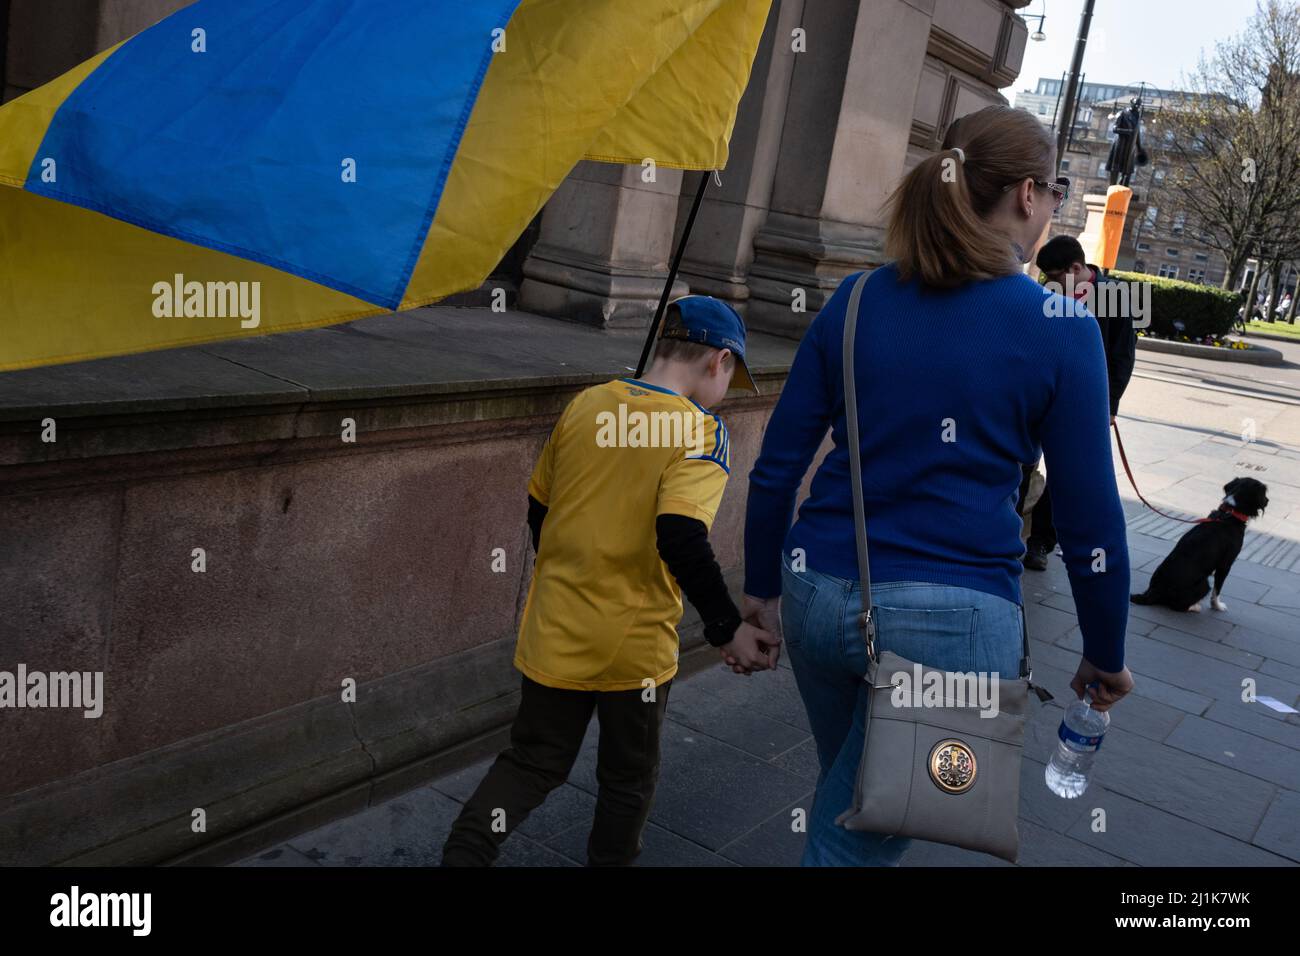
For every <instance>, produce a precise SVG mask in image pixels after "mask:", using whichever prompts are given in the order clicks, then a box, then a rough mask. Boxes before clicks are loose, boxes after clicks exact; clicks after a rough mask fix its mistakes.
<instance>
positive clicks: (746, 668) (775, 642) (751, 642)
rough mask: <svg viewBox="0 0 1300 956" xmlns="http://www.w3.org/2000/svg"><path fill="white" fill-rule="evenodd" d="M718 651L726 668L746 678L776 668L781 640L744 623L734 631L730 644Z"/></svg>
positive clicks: (724, 645)
mask: <svg viewBox="0 0 1300 956" xmlns="http://www.w3.org/2000/svg"><path fill="white" fill-rule="evenodd" d="M719 650H720V651H721V652H722V659H723V661H725V662H726V664H727V666H729V667H730V668H731V669H732V670H733V671H735V672H736V673H737V674H745V675H746V676H748V675H749V674H752V673H753V672H754V671H768V670H773V669H774V668H775V667H776V662H777V659H778V658H779V657H780V656H781V638H779V637H776V636H775V635H773V634H769V633H768V632H767V631H764V630H760V629H759V628H757V627H755V626H754V625H753V624H750V623H748V622H746V623H744V624H741V625H740V627H738V628H737V629H736V634H735V636H734V637H732V639H731V641H730V643H727V644H723V645H722V647H720V648H719Z"/></svg>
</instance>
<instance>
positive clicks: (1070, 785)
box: [1044, 697, 1110, 800]
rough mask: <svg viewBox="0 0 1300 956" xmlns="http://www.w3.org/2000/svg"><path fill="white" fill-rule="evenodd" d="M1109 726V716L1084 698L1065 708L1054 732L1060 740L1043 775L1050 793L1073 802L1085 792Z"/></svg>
mask: <svg viewBox="0 0 1300 956" xmlns="http://www.w3.org/2000/svg"><path fill="white" fill-rule="evenodd" d="M1108 726H1110V714H1108V713H1106V712H1105V711H1099V710H1093V709H1092V707H1091V706H1090V704H1089V701H1088V698H1087V697H1085V698H1084V699H1083V700H1076V701H1075V702H1074V703H1073V704H1071V705H1070V706H1069V707H1067V708H1065V717H1064V718H1063V719H1062V720H1061V726H1060V729H1058V730H1057V732H1056V735H1057V737H1059V738H1060V741H1059V742H1058V743H1057V745H1056V753H1054V754H1052V759H1051V760H1050V761H1049V762H1048V764H1047V772H1046V774H1045V775H1044V776H1045V777H1046V779H1047V786H1048V789H1050V790H1051V791H1052V793H1054V794H1056V795H1057V796H1058V797H1065V798H1066V799H1069V800H1073V799H1074V798H1075V797H1077V796H1080V795H1082V793H1083V791H1085V790H1087V789H1088V772H1089V771H1090V770H1091V769H1092V762H1093V760H1095V759H1096V756H1097V748H1098V747H1100V746H1101V739H1102V737H1104V736H1105V735H1106V728H1107V727H1108Z"/></svg>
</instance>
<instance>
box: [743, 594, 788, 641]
mask: <svg viewBox="0 0 1300 956" xmlns="http://www.w3.org/2000/svg"><path fill="white" fill-rule="evenodd" d="M740 619H741V620H742V621H748V622H749V623H750V624H753V625H754V626H755V627H759V628H762V629H763V630H765V631H767V633H769V634H774V635H776V636H777V637H781V636H782V635H781V598H780V596H779V595H778V596H777V597H774V598H756V597H754V596H753V595H751V594H746V595H745V596H744V598H743V599H742V600H741V602H740Z"/></svg>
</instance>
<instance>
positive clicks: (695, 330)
mask: <svg viewBox="0 0 1300 956" xmlns="http://www.w3.org/2000/svg"><path fill="white" fill-rule="evenodd" d="M668 308H669V309H676V310H677V312H678V314H679V315H680V316H681V326H680V327H677V328H665V329H664V330H663V332H661V333H660V336H659V337H660V338H664V339H684V340H685V341H687V342H696V343H698V344H700V345H711V346H713V347H714V348H715V349H731V354H733V355H734V356H736V371H735V374H733V375H732V377H731V387H732V388H748V389H751V390H752V391H753V392H754V393H755V394H758V386H757V385H755V384H754V379H753V378H752V377H751V376H750V374H749V366H748V365H746V364H745V323H744V322H742V321H741V318H740V313H738V312H737V311H736V310H735V309H733V308H732V307H731V306H729V305H727V303H725V302H723V301H722V300H721V299H715V298H713V296H709V295H684V296H682V297H681V298H680V299H674V300H673V301H672V302H670V303H668Z"/></svg>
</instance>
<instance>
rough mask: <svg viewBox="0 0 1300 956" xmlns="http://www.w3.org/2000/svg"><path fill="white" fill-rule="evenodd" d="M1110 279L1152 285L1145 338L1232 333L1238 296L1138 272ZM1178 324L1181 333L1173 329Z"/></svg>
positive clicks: (1238, 302) (1116, 273)
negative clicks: (1149, 320)
mask: <svg viewBox="0 0 1300 956" xmlns="http://www.w3.org/2000/svg"><path fill="white" fill-rule="evenodd" d="M1110 275H1111V277H1112V278H1115V279H1120V280H1122V281H1125V282H1133V281H1137V282H1149V283H1151V327H1150V328H1149V329H1147V334H1148V335H1152V334H1154V335H1159V336H1163V337H1166V338H1171V339H1177V338H1180V337H1181V336H1184V335H1185V336H1187V337H1188V338H1189V339H1203V338H1205V337H1206V336H1207V335H1212V336H1219V335H1226V334H1227V333H1228V332H1229V331H1230V330H1231V329H1232V323H1233V321H1234V320H1235V319H1236V318H1237V310H1238V309H1239V308H1240V307H1241V296H1240V295H1239V294H1238V293H1235V292H1228V291H1226V290H1224V289H1215V288H1211V287H1210V286H1205V285H1197V284H1196V283H1195V282H1182V281H1180V280H1178V279H1161V278H1160V277H1159V276H1152V275H1146V274H1145V273H1141V272H1118V271H1112V272H1111V273H1110ZM1174 322H1181V323H1182V324H1183V328H1182V330H1181V331H1179V330H1178V329H1176V328H1175V327H1174Z"/></svg>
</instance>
